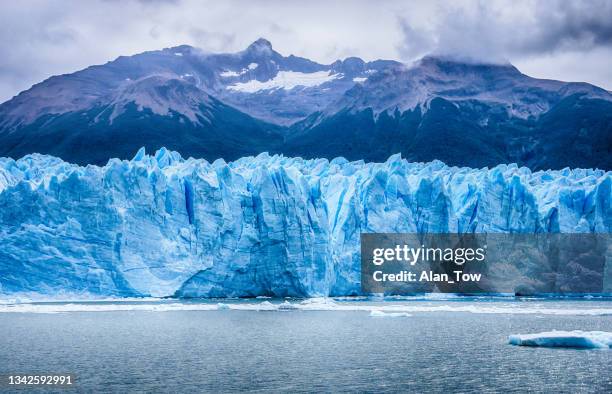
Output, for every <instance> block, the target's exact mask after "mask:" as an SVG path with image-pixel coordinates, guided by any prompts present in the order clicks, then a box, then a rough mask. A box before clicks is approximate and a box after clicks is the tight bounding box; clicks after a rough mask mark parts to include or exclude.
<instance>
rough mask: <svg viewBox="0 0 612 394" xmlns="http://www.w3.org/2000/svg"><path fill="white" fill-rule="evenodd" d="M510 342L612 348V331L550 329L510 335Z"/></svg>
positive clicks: (516, 343)
mask: <svg viewBox="0 0 612 394" xmlns="http://www.w3.org/2000/svg"><path fill="white" fill-rule="evenodd" d="M508 342H509V343H510V344H511V345H517V346H541V347H571V348H587V349H611V348H612V332H605V331H580V330H575V331H548V332H541V333H537V334H517V335H510V336H509V337H508Z"/></svg>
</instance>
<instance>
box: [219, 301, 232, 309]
mask: <svg viewBox="0 0 612 394" xmlns="http://www.w3.org/2000/svg"><path fill="white" fill-rule="evenodd" d="M217 309H218V310H220V311H226V310H229V309H230V307H229V305H227V304H224V303H222V302H219V303H218V304H217Z"/></svg>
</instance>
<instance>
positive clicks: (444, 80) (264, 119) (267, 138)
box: [0, 39, 612, 169]
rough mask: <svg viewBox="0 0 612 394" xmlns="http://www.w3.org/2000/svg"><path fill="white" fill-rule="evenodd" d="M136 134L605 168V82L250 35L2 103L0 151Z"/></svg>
mask: <svg viewBox="0 0 612 394" xmlns="http://www.w3.org/2000/svg"><path fill="white" fill-rule="evenodd" d="M322 142H324V143H322ZM141 146H145V147H146V148H147V149H149V150H156V149H159V148H160V147H162V146H165V147H168V148H169V149H172V150H176V151H178V152H180V153H181V154H183V155H186V156H194V157H197V158H205V159H207V160H211V161H212V160H215V159H217V158H224V159H225V160H234V159H237V158H239V157H243V156H248V155H257V154H258V153H260V152H263V151H267V152H270V153H285V154H288V155H293V156H302V157H306V158H313V157H327V158H333V157H336V156H343V157H346V158H349V159H351V160H353V159H354V160H358V159H363V160H366V161H381V160H385V159H386V158H387V157H388V156H389V155H390V154H394V153H402V155H403V156H404V157H406V158H407V159H408V160H411V161H431V160H434V159H438V160H442V161H444V162H445V163H447V164H450V165H459V166H471V167H484V166H489V167H491V166H495V165H497V164H500V163H510V162H515V163H518V164H520V165H526V166H529V167H530V168H532V169H547V168H553V169H555V168H563V167H566V166H570V167H585V168H602V169H612V94H610V92H607V91H606V90H604V89H600V88H597V87H595V86H593V85H589V84H586V83H566V82H560V81H551V80H542V79H535V78H531V77H528V76H526V75H524V74H522V73H521V72H520V71H519V70H517V69H516V68H515V67H513V66H511V65H509V64H483V63H478V62H468V61H459V60H456V59H451V58H445V57H434V56H428V57H425V58H423V59H421V60H420V61H418V62H416V63H415V64H412V65H405V64H402V63H399V62H395V61H388V60H376V61H372V62H365V61H363V60H361V59H359V58H355V57H352V58H347V59H344V60H338V61H336V62H334V63H332V64H327V65H326V64H320V63H317V62H313V61H311V60H308V59H305V58H301V57H297V56H294V55H290V56H283V55H281V54H280V53H278V52H276V51H275V50H274V49H273V47H272V45H271V43H270V42H269V41H267V40H265V39H259V40H257V41H255V42H254V43H252V44H251V45H249V46H248V47H247V48H246V49H245V50H243V51H240V52H237V53H222V54H215V53H207V52H204V51H202V50H200V49H197V48H194V47H191V46H187V45H182V46H178V47H173V48H166V49H163V50H159V51H150V52H144V53H141V54H137V55H134V56H121V57H119V58H117V59H116V60H114V61H111V62H108V63H106V64H104V65H98V66H91V67H88V68H86V69H84V70H81V71H77V72H75V73H72V74H66V75H59V76H54V77H51V78H49V79H47V80H45V81H43V82H41V83H39V84H36V85H34V86H33V87H32V88H30V89H28V90H26V91H24V92H22V93H20V94H19V95H17V96H16V97H14V98H13V99H11V100H9V101H7V102H5V103H3V104H1V105H0V155H1V156H10V157H14V158H17V157H21V156H23V155H25V154H28V153H34V152H38V153H47V154H53V155H55V156H58V157H61V158H63V159H65V160H67V161H70V162H74V163H78V164H88V163H93V164H104V163H106V161H107V160H108V159H109V158H111V157H118V158H123V159H127V158H130V157H132V156H133V155H134V153H135V152H136V151H137V150H138V149H139V148H140V147H141Z"/></svg>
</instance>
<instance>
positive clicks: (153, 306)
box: [0, 298, 612, 316]
mask: <svg viewBox="0 0 612 394" xmlns="http://www.w3.org/2000/svg"><path fill="white" fill-rule="evenodd" d="M218 310H228V311H289V310H296V311H343V312H348V311H356V312H368V313H372V312H374V311H376V313H375V314H378V313H379V312H380V313H385V314H412V313H435V312H443V313H474V314H509V315H556V316H612V308H599V307H597V308H559V307H548V306H545V305H543V304H535V305H526V304H522V303H521V304H519V303H517V304H509V303H506V304H502V305H485V304H483V305H462V304H461V303H457V304H452V303H448V304H442V305H431V304H427V305H415V304H414V303H410V304H389V305H380V304H367V303H357V302H336V301H334V300H332V299H328V298H312V299H307V300H304V301H294V302H290V301H285V302H283V303H279V302H276V303H272V302H270V301H263V302H243V301H233V302H232V301H227V302H223V303H190V302H179V301H176V302H175V301H171V302H134V303H127V302H110V303H108V302H87V303H42V304H36V303H31V304H28V303H22V304H1V305H0V313H65V312H113V311H151V312H170V311H218Z"/></svg>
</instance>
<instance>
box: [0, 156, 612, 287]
mask: <svg viewBox="0 0 612 394" xmlns="http://www.w3.org/2000/svg"><path fill="white" fill-rule="evenodd" d="M611 185H612V176H611V173H610V172H605V171H602V170H597V169H564V170H559V171H537V172H532V171H530V170H529V169H527V168H519V167H517V166H516V165H513V164H511V165H499V166H497V167H494V168H491V169H487V168H483V169H472V168H458V167H449V166H447V165H445V164H444V163H442V162H439V161H434V162H429V163H411V162H408V161H406V160H404V159H402V158H401V157H400V156H399V155H394V156H391V157H390V158H389V159H388V160H387V161H386V162H384V163H365V162H363V161H355V162H349V161H347V160H345V159H343V158H336V159H334V160H331V161H329V160H327V159H312V160H305V159H301V158H297V157H294V158H292V157H284V156H280V155H273V156H271V155H268V154H266V153H262V154H260V155H258V156H257V157H245V158H241V159H239V160H236V161H234V162H230V163H227V162H225V161H223V160H221V159H220V160H216V161H215V162H213V163H209V162H207V161H206V160H199V159H193V158H188V159H184V158H182V157H181V156H180V155H179V154H178V153H176V152H171V151H168V150H166V149H164V148H162V149H160V150H158V151H157V152H156V153H155V154H154V155H148V154H146V153H145V151H144V149H141V150H140V151H139V152H138V153H137V154H136V155H135V157H134V158H133V159H132V160H131V161H127V160H119V159H111V160H110V161H109V162H108V163H107V164H106V165H105V166H103V167H98V166H93V165H88V166H86V167H81V166H78V165H75V164H70V163H66V162H64V161H62V160H61V159H58V158H55V157H51V156H45V155H40V154H32V155H28V156H25V157H23V158H21V159H19V160H13V159H9V158H0V294H2V295H4V296H7V297H8V296H11V295H13V296H14V295H16V294H20V293H24V294H39V295H49V296H54V295H57V294H64V295H74V296H83V297H86V296H88V295H90V296H96V297H100V296H109V297H165V296H176V297H257V296H273V297H327V296H354V295H360V293H361V290H360V234H361V233H367V232H377V233H383V232H386V233H414V232H451V233H469V232H508V233H512V232H518V233H538V232H562V233H564V232H565V233H572V232H573V233H589V232H599V233H609V232H611V230H612V205H611V204H612V203H611V200H612V199H611V196H612V191H611ZM517 272H518V273H517V275H518V274H521V272H522V271H521V272H519V271H518V269H517ZM606 272H608V273H609V275H607V276H606V278H607V279H606V280H608V282H610V280H611V278H612V267H609V266H608V267H606ZM523 274H524V275H525V276H529V272H528V271H525V272H523ZM608 282H606V283H607V284H606V286H608V287H607V289H612V283H608ZM609 291H612V290H609Z"/></svg>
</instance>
